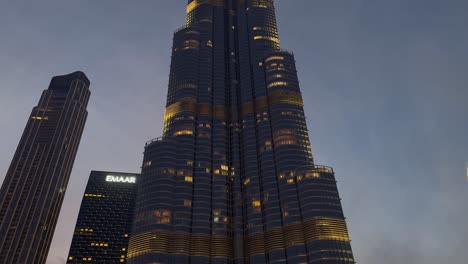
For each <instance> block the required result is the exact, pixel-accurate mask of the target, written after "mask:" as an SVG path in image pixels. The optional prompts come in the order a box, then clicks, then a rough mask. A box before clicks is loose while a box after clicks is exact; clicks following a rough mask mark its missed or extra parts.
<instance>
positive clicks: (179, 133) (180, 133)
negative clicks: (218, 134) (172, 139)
mask: <svg viewBox="0 0 468 264" xmlns="http://www.w3.org/2000/svg"><path fill="white" fill-rule="evenodd" d="M181 135H193V131H192V130H187V129H186V130H181V131H177V132H175V133H174V136H181Z"/></svg>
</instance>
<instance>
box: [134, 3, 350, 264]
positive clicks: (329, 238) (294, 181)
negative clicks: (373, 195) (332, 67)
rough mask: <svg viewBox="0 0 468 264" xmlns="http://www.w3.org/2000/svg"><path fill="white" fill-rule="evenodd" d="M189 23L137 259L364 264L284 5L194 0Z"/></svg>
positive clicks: (147, 187)
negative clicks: (307, 98)
mask: <svg viewBox="0 0 468 264" xmlns="http://www.w3.org/2000/svg"><path fill="white" fill-rule="evenodd" d="M186 23H187V25H186V26H185V27H183V28H180V29H179V30H177V31H176V32H175V34H174V44H173V49H172V64H171V73H170V79H169V91H168V96H167V106H166V111H165V116H164V119H165V123H164V132H163V137H162V138H158V139H155V140H153V141H150V142H148V143H147V144H146V147H145V154H144V161H143V169H142V175H141V180H140V184H139V191H138V197H137V204H136V209H135V219H134V225H133V232H132V237H131V238H130V246H129V253H128V263H174V264H183V263H191V264H199V263H200V264H201V263H203V264H204V263H211V264H228V263H229V264H234V263H235V264H243V263H250V264H262V263H276V264H279V263H288V264H296V263H317V264H338V263H339V264H350V263H354V259H353V254H352V251H351V245H350V239H349V236H348V231H347V227H346V223H345V218H344V216H343V212H342V208H341V202H340V198H339V195H338V190H337V187H336V182H335V177H334V172H333V170H332V169H331V168H328V167H323V166H317V165H315V164H314V161H313V159H312V152H311V148H310V142H309V136H308V130H307V126H306V121H305V117H304V110H303V100H302V96H301V92H300V89H299V81H298V77H297V73H296V67H295V61H294V57H293V54H292V53H290V52H288V51H284V50H281V49H280V43H279V38H278V32H277V27H276V19H275V9H274V5H273V0H190V1H188V6H187V21H186ZM305 28H306V27H305Z"/></svg>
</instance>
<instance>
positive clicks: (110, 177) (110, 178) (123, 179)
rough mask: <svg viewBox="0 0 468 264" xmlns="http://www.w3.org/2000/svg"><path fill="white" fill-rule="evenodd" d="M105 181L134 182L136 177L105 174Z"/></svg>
mask: <svg viewBox="0 0 468 264" xmlns="http://www.w3.org/2000/svg"><path fill="white" fill-rule="evenodd" d="M106 182H123V183H136V177H126V176H114V175H107V177H106Z"/></svg>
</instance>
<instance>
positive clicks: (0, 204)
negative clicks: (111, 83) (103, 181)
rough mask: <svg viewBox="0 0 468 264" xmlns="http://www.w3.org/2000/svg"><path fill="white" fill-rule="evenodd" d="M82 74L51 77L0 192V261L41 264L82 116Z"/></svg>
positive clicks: (86, 93)
mask: <svg viewBox="0 0 468 264" xmlns="http://www.w3.org/2000/svg"><path fill="white" fill-rule="evenodd" d="M89 84H90V83H89V80H88V78H87V77H86V75H85V74H84V73H82V72H74V73H71V74H68V75H63V76H56V77H54V78H52V81H51V83H50V85H49V88H48V89H47V90H45V91H44V92H43V93H42V97H41V99H40V100H39V104H38V105H37V106H36V107H34V108H33V110H32V112H31V115H30V116H29V120H28V122H27V124H26V128H25V130H24V132H23V136H22V137H21V140H20V142H19V145H18V148H17V150H16V153H15V155H14V157H13V161H12V162H11V165H10V168H9V169H8V172H7V175H6V177H5V180H4V181H3V185H2V188H1V189H0V263H35V264H36V263H37V264H41V263H45V261H46V258H47V253H48V251H49V247H50V244H51V241H52V236H53V234H54V230H55V225H56V224H57V219H58V216H59V213H60V208H61V206H62V202H63V198H64V196H65V191H66V189H67V184H68V180H69V178H70V173H71V171H72V167H73V163H74V161H75V157H76V153H77V150H78V145H79V143H80V140H81V135H82V133H83V128H84V126H85V122H86V118H87V115H88V112H87V110H86V107H87V105H88V100H89V96H90V91H89Z"/></svg>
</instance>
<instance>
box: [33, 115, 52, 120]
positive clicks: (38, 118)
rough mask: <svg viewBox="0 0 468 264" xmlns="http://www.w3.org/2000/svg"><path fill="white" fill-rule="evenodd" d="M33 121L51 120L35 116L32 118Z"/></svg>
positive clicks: (46, 117)
mask: <svg viewBox="0 0 468 264" xmlns="http://www.w3.org/2000/svg"><path fill="white" fill-rule="evenodd" d="M31 119H33V120H49V117H48V116H33V117H31Z"/></svg>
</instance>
